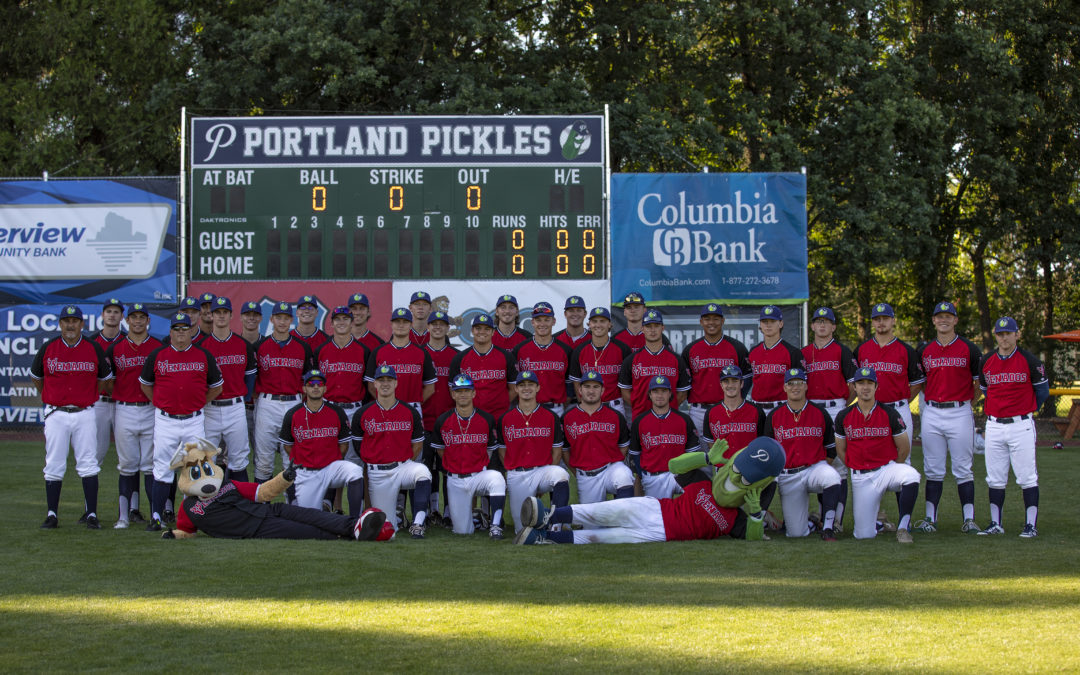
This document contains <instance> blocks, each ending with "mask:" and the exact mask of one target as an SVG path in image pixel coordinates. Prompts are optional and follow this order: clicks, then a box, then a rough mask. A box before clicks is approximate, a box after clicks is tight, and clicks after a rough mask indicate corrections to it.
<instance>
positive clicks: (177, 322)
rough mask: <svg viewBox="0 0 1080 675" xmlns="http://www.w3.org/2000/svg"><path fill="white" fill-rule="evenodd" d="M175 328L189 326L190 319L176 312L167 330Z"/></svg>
mask: <svg viewBox="0 0 1080 675" xmlns="http://www.w3.org/2000/svg"><path fill="white" fill-rule="evenodd" d="M177 326H188V327H190V326H191V317H189V316H188V315H187V314H184V313H183V312H177V313H176V314H173V316H172V320H171V321H170V322H169V328H176V327H177Z"/></svg>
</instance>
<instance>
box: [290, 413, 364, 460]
mask: <svg viewBox="0 0 1080 675" xmlns="http://www.w3.org/2000/svg"><path fill="white" fill-rule="evenodd" d="M350 436H351V434H350V432H349V420H348V418H347V417H345V411H344V410H342V409H341V408H339V407H337V406H336V405H334V404H333V403H326V402H324V403H323V404H322V405H320V406H319V409H318V410H312V409H311V408H309V407H308V406H307V404H306V403H299V404H297V405H295V406H293V407H292V408H289V411H288V412H287V413H285V417H284V418H283V419H282V420H281V433H280V434H279V435H278V437H279V438H280V439H281V444H282V445H284V446H285V449H286V450H288V452H289V457H292V461H293V463H294V464H296V465H298V466H302V467H306V468H308V469H321V468H323V467H324V466H329V465H330V463H331V462H336V461H338V460H339V459H341V458H342V454H341V445H340V444H341V443H348V442H349V438H350Z"/></svg>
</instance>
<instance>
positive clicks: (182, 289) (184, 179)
mask: <svg viewBox="0 0 1080 675" xmlns="http://www.w3.org/2000/svg"><path fill="white" fill-rule="evenodd" d="M187 185H188V175H187V106H183V107H181V108H180V203H179V204H177V208H178V209H179V210H180V213H178V214H176V217H177V223H178V227H177V228H176V235H177V237H178V239H177V242H176V254H177V257H178V258H179V265H178V266H177V269H178V271H179V275H178V277H177V280H176V281H177V286H176V293H177V298H176V302H177V303H179V302H180V301H181V300H182V299H183V297H184V295H186V293H187V269H188V266H187V252H188V247H187V225H188V210H187Z"/></svg>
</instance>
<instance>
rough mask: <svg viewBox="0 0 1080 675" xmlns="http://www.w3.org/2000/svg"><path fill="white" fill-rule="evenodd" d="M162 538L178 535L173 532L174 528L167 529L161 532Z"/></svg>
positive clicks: (171, 537)
mask: <svg viewBox="0 0 1080 675" xmlns="http://www.w3.org/2000/svg"><path fill="white" fill-rule="evenodd" d="M161 538H162V539H176V535H175V534H173V531H172V530H165V531H164V532H162V533H161Z"/></svg>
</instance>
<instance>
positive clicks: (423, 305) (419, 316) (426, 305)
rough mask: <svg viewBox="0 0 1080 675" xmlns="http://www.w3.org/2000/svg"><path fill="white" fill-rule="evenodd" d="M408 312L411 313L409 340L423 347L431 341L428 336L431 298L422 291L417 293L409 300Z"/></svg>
mask: <svg viewBox="0 0 1080 675" xmlns="http://www.w3.org/2000/svg"><path fill="white" fill-rule="evenodd" d="M409 311H410V312H412V329H411V331H410V332H409V339H410V340H412V342H413V344H416V345H420V346H421V347H423V346H424V345H426V344H427V342H428V340H430V339H431V335H429V334H428V316H429V315H430V314H431V296H430V295H428V294H427V293H425V292H424V291H417V292H415V293H413V294H412V296H411V297H410V298H409Z"/></svg>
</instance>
